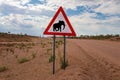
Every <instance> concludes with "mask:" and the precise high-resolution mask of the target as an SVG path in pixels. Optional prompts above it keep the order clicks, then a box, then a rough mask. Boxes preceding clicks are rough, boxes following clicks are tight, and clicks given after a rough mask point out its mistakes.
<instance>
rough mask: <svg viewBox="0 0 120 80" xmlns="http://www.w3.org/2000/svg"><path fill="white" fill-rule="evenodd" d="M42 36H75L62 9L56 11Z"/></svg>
mask: <svg viewBox="0 0 120 80" xmlns="http://www.w3.org/2000/svg"><path fill="white" fill-rule="evenodd" d="M43 34H46V35H64V36H65V35H67V36H76V33H75V31H74V29H73V27H72V25H71V23H70V21H69V20H68V18H67V16H66V14H65V12H64V10H63V8H62V7H60V8H59V9H58V11H57V12H56V14H55V15H54V17H53V19H52V20H51V21H50V23H49V25H48V26H47V28H46V29H45V31H44V33H43Z"/></svg>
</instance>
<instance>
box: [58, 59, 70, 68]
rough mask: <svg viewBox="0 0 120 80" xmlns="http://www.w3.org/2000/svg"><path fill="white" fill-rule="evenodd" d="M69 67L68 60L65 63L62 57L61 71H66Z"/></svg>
mask: <svg viewBox="0 0 120 80" xmlns="http://www.w3.org/2000/svg"><path fill="white" fill-rule="evenodd" d="M67 66H68V60H66V61H65V63H64V59H63V58H62V57H60V67H61V69H65V68H66V67H67Z"/></svg>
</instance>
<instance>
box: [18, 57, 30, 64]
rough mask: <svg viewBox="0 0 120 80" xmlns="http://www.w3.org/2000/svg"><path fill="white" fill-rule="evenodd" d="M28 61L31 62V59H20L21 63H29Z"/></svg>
mask: <svg viewBox="0 0 120 80" xmlns="http://www.w3.org/2000/svg"><path fill="white" fill-rule="evenodd" d="M28 61H29V59H27V58H20V59H18V62H19V63H25V62H28Z"/></svg>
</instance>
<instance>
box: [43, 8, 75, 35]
mask: <svg viewBox="0 0 120 80" xmlns="http://www.w3.org/2000/svg"><path fill="white" fill-rule="evenodd" d="M60 12H61V13H62V15H63V17H64V18H65V20H66V22H67V24H68V27H69V28H70V30H71V32H72V33H61V32H48V30H49V29H50V27H51V25H52V24H53V23H54V21H55V19H56V18H57V16H58V15H59V13H60ZM43 34H45V35H64V36H65V35H67V36H76V33H75V31H74V29H73V28H72V25H71V23H70V21H69V20H68V18H67V16H66V14H65V12H64V10H63V8H62V6H61V7H60V8H59V9H58V11H57V12H56V13H55V15H54V17H53V18H52V20H51V21H50V23H49V25H48V26H47V28H46V29H45V31H44V32H43Z"/></svg>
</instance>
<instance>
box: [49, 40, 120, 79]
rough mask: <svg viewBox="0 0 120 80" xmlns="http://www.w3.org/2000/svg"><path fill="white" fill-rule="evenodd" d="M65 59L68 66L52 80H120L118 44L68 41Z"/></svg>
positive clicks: (95, 41) (119, 45) (119, 47)
mask: <svg viewBox="0 0 120 80" xmlns="http://www.w3.org/2000/svg"><path fill="white" fill-rule="evenodd" d="M67 59H68V61H69V66H68V67H67V69H66V70H65V71H63V72H62V71H61V72H59V73H57V74H56V75H55V77H54V80H58V79H59V80H120V43H119V42H112V41H101V40H100V41H99V40H79V39H77V40H75V39H73V40H71V39H69V40H68V41H67ZM51 80H52V79H51Z"/></svg>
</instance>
